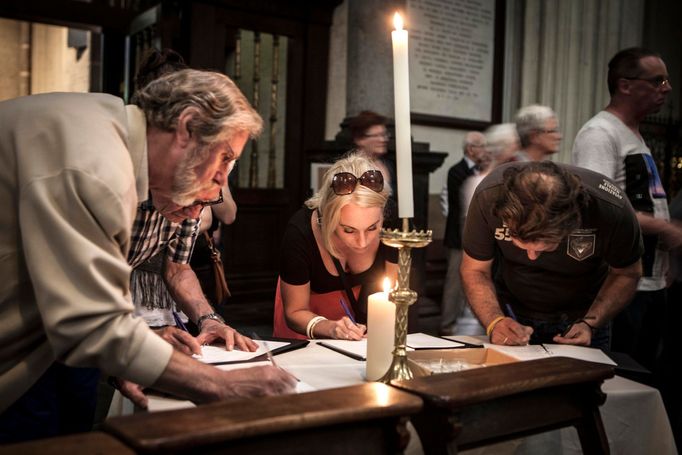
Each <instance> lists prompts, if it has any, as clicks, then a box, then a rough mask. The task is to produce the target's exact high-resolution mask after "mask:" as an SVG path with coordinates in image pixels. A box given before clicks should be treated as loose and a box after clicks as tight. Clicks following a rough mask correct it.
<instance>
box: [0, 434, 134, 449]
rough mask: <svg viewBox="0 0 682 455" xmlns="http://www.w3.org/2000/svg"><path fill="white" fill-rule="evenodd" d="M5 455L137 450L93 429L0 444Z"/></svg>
mask: <svg viewBox="0 0 682 455" xmlns="http://www.w3.org/2000/svg"><path fill="white" fill-rule="evenodd" d="M0 453H2V454H3V455H9V454H12V455H62V454H69V455H92V454H98V455H133V454H134V453H135V452H134V451H133V450H132V449H131V448H129V447H126V446H125V444H123V443H122V442H120V441H119V440H117V439H116V438H114V437H113V436H110V435H108V434H106V433H101V432H99V431H93V432H91V433H78V434H73V435H68V436H60V437H56V438H46V439H38V440H36V441H30V442H22V443H19V444H9V445H4V446H3V445H0Z"/></svg>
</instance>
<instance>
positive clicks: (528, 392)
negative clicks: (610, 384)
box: [392, 357, 614, 455]
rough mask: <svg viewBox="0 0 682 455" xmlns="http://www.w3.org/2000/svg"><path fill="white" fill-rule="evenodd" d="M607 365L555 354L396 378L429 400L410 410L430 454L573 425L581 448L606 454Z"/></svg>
mask: <svg viewBox="0 0 682 455" xmlns="http://www.w3.org/2000/svg"><path fill="white" fill-rule="evenodd" d="M613 375H614V371H613V368H612V367H611V366H609V365H603V364H597V363H592V362H585V361H582V360H576V359H569V358H563V357H553V358H548V359H542V360H532V361H528V362H518V363H511V364H505V365H498V366H491V367H486V368H479V369H474V370H468V371H463V372H458V373H449V374H439V375H433V376H426V377H420V378H415V379H412V380H409V381H394V382H392V385H394V386H396V387H399V388H400V389H403V390H405V391H408V392H412V393H416V394H418V395H419V396H421V397H422V398H423V399H424V408H423V410H422V412H421V413H419V414H418V415H416V416H413V417H412V423H413V424H414V426H415V429H416V430H417V433H418V434H419V436H420V438H421V442H422V446H423V447H424V453H425V454H429V455H430V454H446V453H453V452H456V450H457V449H460V450H464V449H470V448H475V447H480V446H484V445H488V444H492V443H495V442H500V441H504V440H509V439H514V438H518V437H522V436H526V435H530V434H536V433H543V432H545V431H549V430H554V429H557V428H562V427H567V426H574V427H576V429H577V430H578V435H579V437H580V443H581V446H582V449H583V453H586V454H607V453H609V445H608V441H607V438H606V435H605V433H604V427H603V424H602V421H601V415H600V414H599V406H600V405H602V404H603V403H604V401H605V400H606V395H605V394H604V393H603V392H602V391H601V384H602V382H603V381H604V380H605V379H608V378H611V377H613Z"/></svg>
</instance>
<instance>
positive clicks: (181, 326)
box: [173, 311, 189, 332]
mask: <svg viewBox="0 0 682 455" xmlns="http://www.w3.org/2000/svg"><path fill="white" fill-rule="evenodd" d="M173 319H175V326H176V327H177V328H178V329H180V330H184V331H185V332H189V330H187V326H186V325H185V323H184V322H182V319H180V315H179V314H178V312H177V311H173Z"/></svg>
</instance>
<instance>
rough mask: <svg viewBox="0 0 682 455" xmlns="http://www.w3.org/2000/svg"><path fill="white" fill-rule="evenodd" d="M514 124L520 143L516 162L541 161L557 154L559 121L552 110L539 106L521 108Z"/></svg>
mask: <svg viewBox="0 0 682 455" xmlns="http://www.w3.org/2000/svg"><path fill="white" fill-rule="evenodd" d="M514 122H515V123H516V132H517V133H518V135H519V140H520V141H521V150H520V151H519V152H518V154H517V159H518V161H543V160H546V159H548V158H549V157H550V156H551V155H554V154H555V153H558V152H559V146H560V145H561V133H560V132H559V120H557V116H556V114H555V113H554V111H553V110H552V108H550V107H547V106H541V105H539V104H531V105H530V106H525V107H522V108H521V109H519V111H518V112H517V113H516V119H515V120H514Z"/></svg>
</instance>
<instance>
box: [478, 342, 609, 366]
mask: <svg viewBox="0 0 682 455" xmlns="http://www.w3.org/2000/svg"><path fill="white" fill-rule="evenodd" d="M543 346H544V348H543ZM485 347H486V348H490V349H494V350H496V351H499V352H502V353H504V354H507V355H509V356H511V357H514V358H516V359H519V360H535V359H544V358H547V357H570V358H572V359H579V360H586V361H588V362H596V363H605V364H607V365H613V366H616V363H615V362H614V361H613V360H611V358H610V357H609V356H607V355H606V354H604V352H603V351H602V350H601V349H595V348H588V347H585V346H573V345H569V344H547V343H546V344H544V345H540V344H529V345H527V346H501V345H499V344H488V343H486V344H485Z"/></svg>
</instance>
